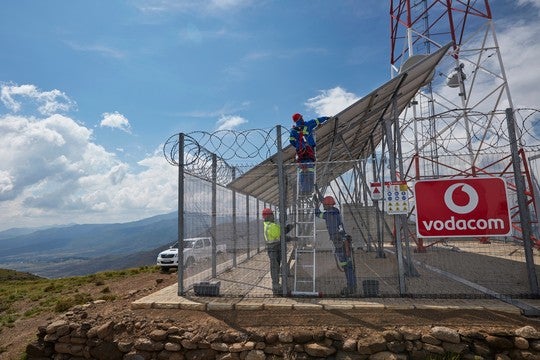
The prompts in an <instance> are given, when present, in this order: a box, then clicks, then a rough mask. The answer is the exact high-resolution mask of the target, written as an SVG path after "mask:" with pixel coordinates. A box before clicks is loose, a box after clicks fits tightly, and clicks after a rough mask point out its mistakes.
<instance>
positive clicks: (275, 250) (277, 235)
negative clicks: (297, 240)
mask: <svg viewBox="0 0 540 360" xmlns="http://www.w3.org/2000/svg"><path fill="white" fill-rule="evenodd" d="M262 217H263V221H264V222H263V226H264V240H265V241H266V251H267V252H268V258H269V259H270V277H271V278H272V293H273V294H274V295H279V294H281V286H280V283H279V272H280V271H279V270H280V267H281V241H280V239H281V227H280V226H279V224H278V223H276V219H275V217H274V212H273V211H272V209H270V208H264V209H263V210H262ZM293 228H294V224H290V225H287V226H286V227H285V234H287V233H288V232H289V231H291V230H292V229H293ZM290 240H293V238H291V237H288V236H286V238H285V241H290Z"/></svg>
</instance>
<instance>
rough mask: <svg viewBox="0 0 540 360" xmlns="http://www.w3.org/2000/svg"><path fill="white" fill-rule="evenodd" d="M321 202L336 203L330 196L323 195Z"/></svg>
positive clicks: (326, 203) (324, 203)
mask: <svg viewBox="0 0 540 360" xmlns="http://www.w3.org/2000/svg"><path fill="white" fill-rule="evenodd" d="M322 203H323V205H336V200H334V198H333V197H331V196H325V197H324V199H323V201H322Z"/></svg>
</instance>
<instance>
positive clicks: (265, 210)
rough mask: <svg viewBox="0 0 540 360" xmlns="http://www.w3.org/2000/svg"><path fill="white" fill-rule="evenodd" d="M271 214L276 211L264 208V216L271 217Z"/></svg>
mask: <svg viewBox="0 0 540 360" xmlns="http://www.w3.org/2000/svg"><path fill="white" fill-rule="evenodd" d="M270 215H274V212H273V211H272V209H270V208H264V209H263V211H262V216H263V218H267V217H269V216H270Z"/></svg>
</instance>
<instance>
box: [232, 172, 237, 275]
mask: <svg viewBox="0 0 540 360" xmlns="http://www.w3.org/2000/svg"><path fill="white" fill-rule="evenodd" d="M232 178H233V180H234V179H236V168H235V167H233V168H232ZM232 226H233V267H236V238H237V236H238V233H237V231H236V190H233V192H232Z"/></svg>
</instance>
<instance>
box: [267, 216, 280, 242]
mask: <svg viewBox="0 0 540 360" xmlns="http://www.w3.org/2000/svg"><path fill="white" fill-rule="evenodd" d="M280 235H281V228H280V227H279V225H278V224H276V223H275V222H271V221H265V222H264V239H265V240H266V243H267V244H273V243H275V242H279V237H280Z"/></svg>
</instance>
